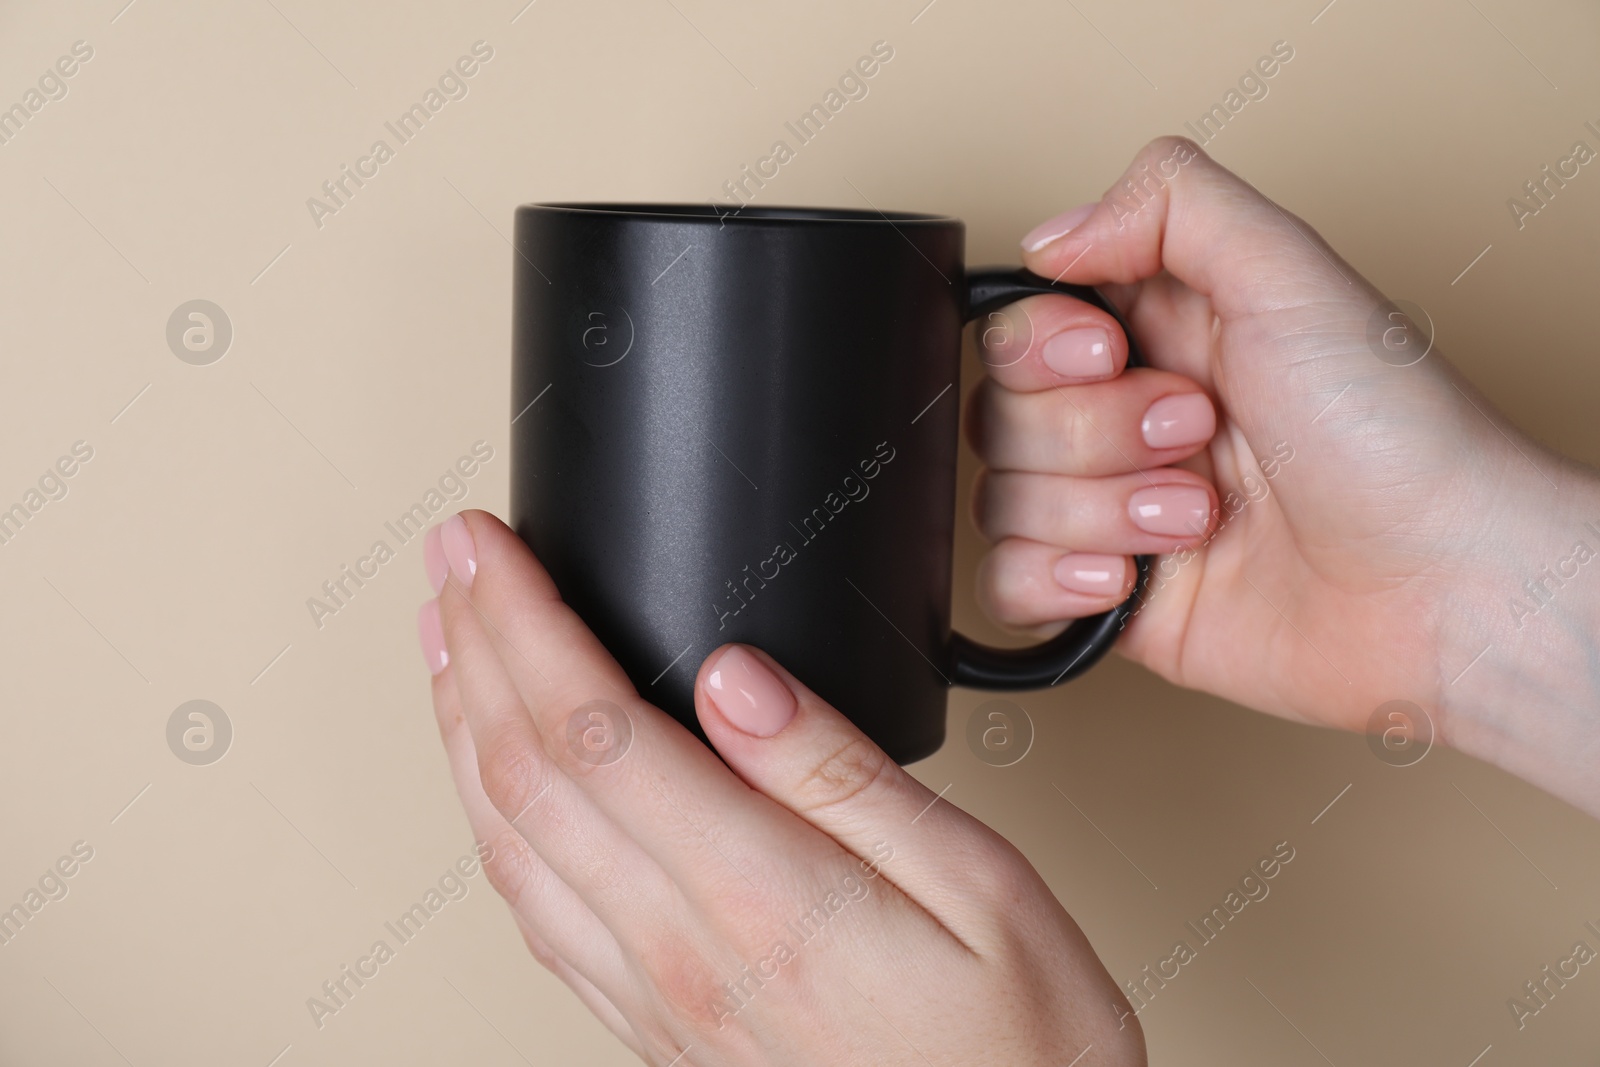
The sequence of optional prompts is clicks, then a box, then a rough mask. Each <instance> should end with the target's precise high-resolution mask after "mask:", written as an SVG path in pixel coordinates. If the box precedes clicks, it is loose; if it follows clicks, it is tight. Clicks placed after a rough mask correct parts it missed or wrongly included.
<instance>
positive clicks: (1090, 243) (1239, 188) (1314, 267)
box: [1023, 137, 1381, 322]
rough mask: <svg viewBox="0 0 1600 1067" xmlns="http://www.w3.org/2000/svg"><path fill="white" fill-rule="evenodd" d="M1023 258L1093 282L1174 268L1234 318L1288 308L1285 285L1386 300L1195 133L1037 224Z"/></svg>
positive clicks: (1162, 144) (1153, 146)
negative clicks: (1096, 195)
mask: <svg viewBox="0 0 1600 1067" xmlns="http://www.w3.org/2000/svg"><path fill="white" fill-rule="evenodd" d="M1023 262H1024V263H1026V264H1027V266H1028V269H1030V270H1032V271H1033V272H1034V273H1036V274H1042V275H1044V276H1045V277H1047V278H1056V277H1060V278H1061V279H1062V280H1065V281H1072V282H1078V283H1080V284H1087V285H1097V284H1102V283H1106V282H1116V283H1122V284H1131V283H1134V282H1140V281H1144V280H1145V279H1148V278H1153V277H1155V276H1156V275H1157V274H1160V273H1161V272H1162V271H1163V270H1165V271H1167V272H1168V273H1170V274H1171V275H1172V276H1173V277H1175V278H1177V279H1178V280H1179V281H1181V282H1183V283H1184V284H1185V285H1187V286H1188V287H1189V288H1191V289H1193V290H1195V291H1196V292H1199V293H1202V294H1204V295H1205V296H1208V297H1210V298H1211V303H1212V306H1213V308H1214V309H1215V310H1216V313H1217V314H1218V315H1219V316H1220V317H1221V318H1222V319H1223V321H1224V322H1226V321H1227V320H1229V319H1230V318H1240V317H1244V316H1248V315H1253V314H1261V313H1265V312H1270V311H1272V310H1274V309H1277V308H1280V307H1282V306H1283V303H1284V300H1283V295H1284V294H1283V288H1284V286H1285V284H1291V285H1293V286H1294V287H1295V288H1296V289H1298V290H1301V291H1304V292H1315V293H1325V292H1344V293H1348V294H1349V296H1350V297H1352V298H1353V299H1355V300H1357V301H1360V302H1362V303H1365V304H1371V303H1373V302H1375V301H1376V300H1378V299H1381V297H1380V296H1379V295H1378V293H1377V291H1376V290H1375V289H1374V288H1373V287H1372V286H1371V285H1370V284H1369V283H1368V282H1367V281H1366V279H1364V278H1362V277H1361V276H1360V275H1359V274H1357V273H1356V272H1355V270H1353V269H1352V268H1351V267H1350V265H1349V264H1348V263H1345V262H1344V261H1343V260H1341V259H1340V258H1339V256H1338V253H1336V252H1334V250H1333V249H1332V248H1330V247H1329V246H1328V245H1327V243H1326V242H1325V241H1323V240H1322V238H1321V237H1320V236H1318V235H1317V233H1316V231H1314V230H1312V229H1311V228H1310V227H1309V226H1306V225H1305V223H1303V222H1300V221H1299V220H1297V219H1294V218H1293V217H1292V216H1290V215H1289V214H1288V213H1287V212H1285V211H1284V210H1283V209H1282V208H1280V207H1278V205H1277V204H1275V203H1273V202H1272V201H1271V200H1269V199H1267V198H1266V197H1265V196H1263V195H1262V194H1261V193H1260V192H1259V191H1258V190H1257V189H1256V188H1255V187H1254V186H1252V185H1251V184H1250V183H1248V182H1246V181H1245V180H1244V179H1242V178H1240V177H1239V176H1238V175H1236V174H1234V173H1233V172H1232V171H1230V170H1228V169H1227V168H1226V167H1224V166H1222V165H1221V164H1220V163H1218V162H1217V161H1216V160H1214V159H1212V158H1211V157H1210V156H1208V155H1207V154H1206V153H1205V151H1204V150H1203V149H1201V148H1200V146H1199V145H1197V144H1195V143H1194V142H1193V141H1191V140H1189V139H1188V138H1187V137H1160V138H1157V139H1156V140H1154V141H1151V142H1150V143H1149V144H1147V145H1146V146H1145V147H1144V148H1143V149H1142V150H1140V152H1139V154H1138V155H1137V156H1135V157H1134V160H1133V163H1132V164H1131V165H1130V166H1129V167H1128V169H1127V171H1126V172H1124V174H1123V176H1122V177H1121V178H1120V179H1118V180H1117V181H1116V182H1115V183H1114V184H1113V185H1112V186H1111V188H1110V189H1108V190H1106V193H1105V195H1104V196H1102V197H1101V198H1100V200H1099V201H1098V202H1097V203H1095V204H1093V205H1087V204H1086V205H1084V206H1083V207H1081V208H1078V209H1076V210H1074V211H1069V212H1067V213H1066V214H1064V215H1061V216H1058V217H1057V218H1055V219H1051V220H1050V221H1049V222H1046V223H1044V224H1042V225H1040V226H1039V227H1037V228H1036V229H1035V230H1034V231H1033V232H1031V233H1029V234H1028V235H1027V237H1025V238H1023Z"/></svg>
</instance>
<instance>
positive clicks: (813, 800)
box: [798, 735, 895, 812]
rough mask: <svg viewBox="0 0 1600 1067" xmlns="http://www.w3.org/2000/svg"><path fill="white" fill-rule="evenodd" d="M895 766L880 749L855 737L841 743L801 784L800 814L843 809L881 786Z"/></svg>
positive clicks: (870, 742)
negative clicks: (826, 809) (833, 808)
mask: <svg viewBox="0 0 1600 1067" xmlns="http://www.w3.org/2000/svg"><path fill="white" fill-rule="evenodd" d="M894 767H895V764H894V763H893V761H891V760H890V759H889V757H888V756H887V755H886V754H885V753H884V751H883V749H881V748H879V747H878V746H877V745H875V744H873V743H872V741H871V740H869V739H868V738H866V737H864V736H861V735H857V736H855V737H852V738H850V739H849V740H847V741H845V742H844V744H842V745H840V746H839V747H838V748H837V749H835V750H834V751H833V753H832V754H831V755H829V756H827V757H826V758H824V759H823V760H821V761H820V762H818V763H817V764H816V766H815V767H814V768H813V769H812V770H811V772H810V773H809V774H807V775H806V776H805V778H804V779H802V780H801V782H800V786H799V790H798V793H799V796H800V804H801V805H802V809H801V810H802V812H814V811H820V810H822V809H824V808H831V807H840V806H843V805H847V804H849V803H851V802H852V801H854V800H855V799H857V798H858V797H860V796H861V795H862V794H864V793H866V792H867V791H868V790H870V789H871V788H873V787H874V786H875V785H878V784H879V783H880V782H882V781H883V780H884V779H885V778H886V777H887V776H888V775H889V774H890V773H891V772H892V770H893V768H894Z"/></svg>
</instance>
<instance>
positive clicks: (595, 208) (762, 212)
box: [525, 203, 957, 225]
mask: <svg viewBox="0 0 1600 1067" xmlns="http://www.w3.org/2000/svg"><path fill="white" fill-rule="evenodd" d="M525 206H527V207H531V208H541V209H546V210H553V211H566V212H572V213H574V214H591V215H631V216H638V217H649V218H674V219H692V220H696V221H700V222H714V223H717V224H719V225H726V224H727V223H731V222H738V221H739V220H740V219H748V220H756V221H761V222H872V223H879V224H882V223H889V224H891V225H900V224H904V223H919V222H920V223H929V222H934V223H950V222H955V221H957V220H956V218H955V217H954V216H952V215H929V214H924V213H922V212H916V211H878V210H876V209H874V210H870V211H868V210H862V209H858V208H847V207H785V206H781V205H773V206H771V207H744V208H733V209H730V210H721V209H718V208H716V207H714V206H713V205H711V204H589V203H557V204H528V205H525Z"/></svg>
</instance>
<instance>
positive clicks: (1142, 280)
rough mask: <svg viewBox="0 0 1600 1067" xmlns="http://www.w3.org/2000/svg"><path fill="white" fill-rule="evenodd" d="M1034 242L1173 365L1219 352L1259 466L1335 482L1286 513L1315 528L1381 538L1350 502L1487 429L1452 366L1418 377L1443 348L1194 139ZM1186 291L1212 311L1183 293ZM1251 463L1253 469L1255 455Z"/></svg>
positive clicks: (1234, 411) (1048, 262) (1160, 155)
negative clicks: (1298, 460)
mask: <svg viewBox="0 0 1600 1067" xmlns="http://www.w3.org/2000/svg"><path fill="white" fill-rule="evenodd" d="M1023 244H1024V255H1023V260H1024V262H1025V263H1026V264H1027V266H1028V268H1029V269H1030V270H1032V271H1034V272H1035V273H1037V274H1041V275H1043V276H1045V277H1048V278H1057V277H1059V278H1062V279H1064V280H1066V281H1071V282H1077V283H1079V284H1085V285H1097V284H1103V283H1107V282H1110V283H1117V284H1116V285H1114V286H1113V287H1112V295H1113V296H1114V297H1120V298H1122V300H1123V302H1124V304H1125V305H1128V304H1131V305H1132V306H1131V309H1128V308H1125V310H1129V312H1130V313H1129V319H1130V322H1131V323H1132V326H1133V330H1134V332H1135V333H1136V334H1138V335H1140V337H1141V339H1143V340H1146V341H1147V342H1148V347H1149V348H1153V349H1155V350H1156V354H1155V357H1154V361H1155V363H1156V364H1157V365H1163V361H1164V360H1166V361H1170V360H1173V359H1176V358H1180V357H1181V356H1182V354H1183V353H1194V352H1201V353H1205V355H1204V356H1203V357H1202V360H1203V372H1204V373H1203V375H1201V376H1200V378H1199V380H1202V381H1204V382H1210V383H1211V384H1212V386H1213V387H1214V388H1215V390H1216V392H1217V394H1218V395H1219V397H1220V399H1221V400H1222V402H1223V407H1224V409H1225V411H1226V414H1227V417H1228V419H1229V420H1230V421H1232V422H1234V423H1236V424H1237V426H1238V427H1239V428H1240V429H1241V430H1242V431H1243V434H1244V438H1245V441H1246V442H1247V443H1248V444H1249V446H1250V449H1251V450H1252V451H1253V452H1254V453H1255V455H1256V457H1261V456H1265V455H1266V454H1267V452H1268V451H1271V450H1275V449H1276V448H1277V447H1279V446H1280V443H1288V444H1291V445H1292V446H1293V447H1294V449H1295V451H1296V452H1298V453H1300V454H1301V455H1304V456H1306V457H1307V462H1305V463H1304V464H1303V466H1304V467H1307V468H1312V469H1315V470H1317V471H1319V472H1320V473H1322V474H1323V475H1324V476H1325V479H1326V482H1325V485H1323V486H1320V487H1317V488H1315V489H1313V488H1311V487H1309V486H1308V487H1307V488H1306V489H1304V490H1303V491H1302V492H1301V495H1300V498H1299V499H1298V500H1296V499H1295V492H1296V491H1295V490H1294V489H1292V488H1290V487H1287V486H1286V487H1285V495H1284V501H1285V503H1286V504H1287V505H1288V506H1290V507H1291V508H1298V509H1300V510H1298V511H1297V512H1296V514H1297V515H1299V516H1301V517H1303V518H1305V519H1307V520H1318V521H1321V520H1327V521H1328V522H1330V523H1333V524H1336V525H1340V526H1342V527H1343V528H1345V529H1347V530H1349V529H1357V528H1359V529H1361V530H1365V529H1366V528H1367V527H1366V526H1364V525H1362V524H1363V523H1365V522H1367V521H1368V517H1367V516H1365V515H1362V514H1358V513H1355V512H1351V511H1349V510H1348V509H1347V508H1346V505H1347V503H1348V502H1349V501H1351V500H1366V499H1369V497H1368V496H1367V495H1365V494H1368V493H1370V492H1372V491H1374V490H1382V489H1383V488H1384V487H1386V486H1389V485H1392V484H1393V480H1394V469H1393V460H1394V457H1397V456H1408V457H1413V458H1414V459H1415V461H1416V463H1417V465H1418V467H1419V468H1422V469H1429V470H1432V469H1445V467H1447V465H1448V461H1449V460H1450V459H1451V455H1450V450H1451V449H1454V448H1456V447H1457V446H1456V445H1455V444H1454V442H1455V441H1458V440H1460V439H1461V437H1462V434H1463V433H1464V432H1465V428H1466V427H1468V426H1469V425H1473V424H1474V423H1473V420H1475V419H1477V418H1479V413H1477V412H1475V411H1473V410H1472V408H1471V407H1470V406H1469V405H1468V404H1467V403H1466V402H1465V401H1464V400H1463V399H1462V398H1463V397H1464V396H1465V395H1466V392H1465V390H1463V389H1462V387H1461V386H1460V385H1459V384H1458V382H1457V376H1456V375H1455V374H1454V372H1453V371H1452V370H1451V369H1450V368H1449V365H1448V364H1447V363H1446V362H1445V361H1444V360H1443V359H1442V358H1441V357H1439V356H1437V355H1435V356H1433V357H1432V358H1429V359H1427V360H1426V361H1425V362H1422V363H1418V364H1416V365H1413V363H1414V362H1415V360H1416V359H1420V358H1421V356H1422V355H1426V354H1427V352H1428V349H1429V347H1430V346H1431V338H1430V337H1428V336H1427V335H1426V332H1425V331H1424V330H1423V329H1421V328H1420V327H1419V326H1418V325H1417V324H1415V323H1413V322H1411V320H1410V319H1409V318H1408V317H1406V316H1405V315H1404V314H1403V313H1401V312H1399V311H1398V310H1397V309H1395V306H1394V305H1392V304H1389V303H1388V302H1387V301H1386V300H1385V298H1384V297H1383V295H1382V294H1381V293H1380V292H1379V291H1378V290H1377V288H1376V287H1374V286H1373V285H1372V284H1371V283H1369V282H1368V281H1367V280H1366V279H1365V278H1363V277H1362V276H1361V275H1360V274H1359V273H1357V272H1356V271H1355V270H1354V269H1353V268H1352V267H1351V266H1350V265H1349V264H1348V263H1346V262H1344V260H1342V259H1341V258H1340V257H1339V255H1338V253H1336V252H1335V251H1334V250H1333V249H1332V248H1330V247H1329V246H1328V244H1327V243H1326V242H1325V241H1323V239H1322V238H1321V237H1320V236H1319V235H1318V234H1317V233H1316V231H1314V230H1312V229H1311V228H1310V227H1309V226H1307V225H1305V224H1304V223H1303V222H1301V221H1299V220H1298V219H1296V218H1294V217H1293V216H1291V215H1290V214H1288V213H1287V212H1285V211H1284V210H1283V209H1282V208H1280V207H1278V205H1277V204H1275V203H1273V202H1272V201H1271V200H1269V199H1267V198H1266V197H1265V196H1263V195H1262V194H1261V193H1260V192H1258V191H1257V190H1256V189H1255V188H1254V187H1253V186H1251V185H1250V184H1249V183H1247V182H1245V181H1243V180H1242V179H1240V178H1239V177H1238V176H1237V175H1235V174H1233V173H1232V172H1231V171H1229V170H1228V169H1227V168H1225V167H1223V166H1221V165H1220V164H1218V163H1217V162H1216V161H1215V160H1213V159H1212V158H1211V157H1210V156H1208V155H1206V154H1205V152H1203V151H1202V150H1201V149H1200V147H1199V146H1198V145H1196V144H1195V143H1194V142H1193V141H1190V140H1189V139H1187V138H1183V137H1162V138H1158V139H1157V140H1155V141H1152V142H1151V143H1150V144H1148V145H1146V146H1145V148H1144V149H1143V150H1141V151H1140V152H1139V154H1138V156H1137V157H1136V158H1135V159H1134V161H1133V164H1132V166H1130V167H1129V168H1128V170H1127V171H1126V172H1125V174H1124V175H1123V177H1122V178H1121V179H1120V180H1119V181H1118V182H1117V183H1115V184H1114V185H1112V187H1111V188H1110V189H1109V190H1107V192H1106V194H1105V195H1104V196H1103V197H1101V199H1100V200H1099V201H1098V202H1096V203H1095V204H1092V205H1085V206H1084V207H1082V208H1079V209H1077V210H1076V211H1071V212H1068V213H1066V214H1065V215H1062V216H1060V217H1058V218H1057V219H1053V220H1051V221H1050V222H1047V223H1045V224H1043V225H1041V226H1040V227H1038V228H1037V229H1036V230H1034V231H1033V232H1032V233H1030V234H1029V235H1028V236H1027V237H1026V238H1024V241H1023ZM1151 279H1155V281H1154V282H1152V281H1151ZM1174 280H1175V282H1176V283H1177V284H1174ZM1183 287H1187V289H1189V290H1192V291H1193V292H1194V293H1199V294H1200V295H1201V296H1203V297H1204V298H1205V300H1202V301H1196V300H1193V299H1192V294H1191V298H1189V299H1183V298H1181V297H1179V296H1175V295H1174V291H1175V290H1178V289H1181V288H1183ZM1180 308H1181V309H1182V313H1181V314H1180V313H1179V312H1178V310H1177V309H1180ZM1180 319H1181V321H1182V324H1183V328H1181V329H1174V328H1173V325H1172V324H1173V322H1174V321H1176V320H1180ZM1374 324H1377V331H1376V336H1377V337H1381V338H1382V341H1381V346H1380V342H1378V341H1375V340H1374V336H1375V333H1374ZM1396 325H1397V326H1398V327H1399V330H1398V331H1397V330H1396V329H1394V328H1393V327H1394V326H1396ZM1386 327H1387V328H1386ZM1397 333H1398V334H1400V335H1402V340H1403V342H1404V346H1405V347H1403V348H1401V347H1399V346H1395V345H1394V343H1393V341H1392V340H1391V339H1392V338H1393V337H1395V336H1396V335H1397ZM1412 353H1417V355H1416V356H1414V357H1413V356H1412ZM1396 357H1398V358H1396ZM1192 376H1194V375H1192ZM1347 394H1348V395H1347ZM1336 401H1337V402H1338V406H1337V407H1336V408H1335V407H1334V404H1335V402H1336ZM1324 413H1328V417H1327V418H1323V417H1322V416H1323V414H1324ZM1496 425H1497V426H1498V425H1499V424H1498V423H1496ZM1419 427H1427V428H1428V432H1426V433H1419V430H1418V428H1419ZM1501 432H1505V431H1504V430H1502V431H1501ZM1240 466H1241V469H1244V470H1249V469H1250V468H1251V467H1253V466H1254V464H1253V462H1251V457H1244V462H1243V463H1241V464H1240ZM1329 487H1332V488H1337V489H1345V490H1348V492H1345V493H1340V492H1328V491H1325V490H1326V489H1327V488H1329ZM1330 508H1331V509H1345V510H1343V511H1339V510H1335V511H1333V512H1331V513H1330V511H1329V509H1330Z"/></svg>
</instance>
